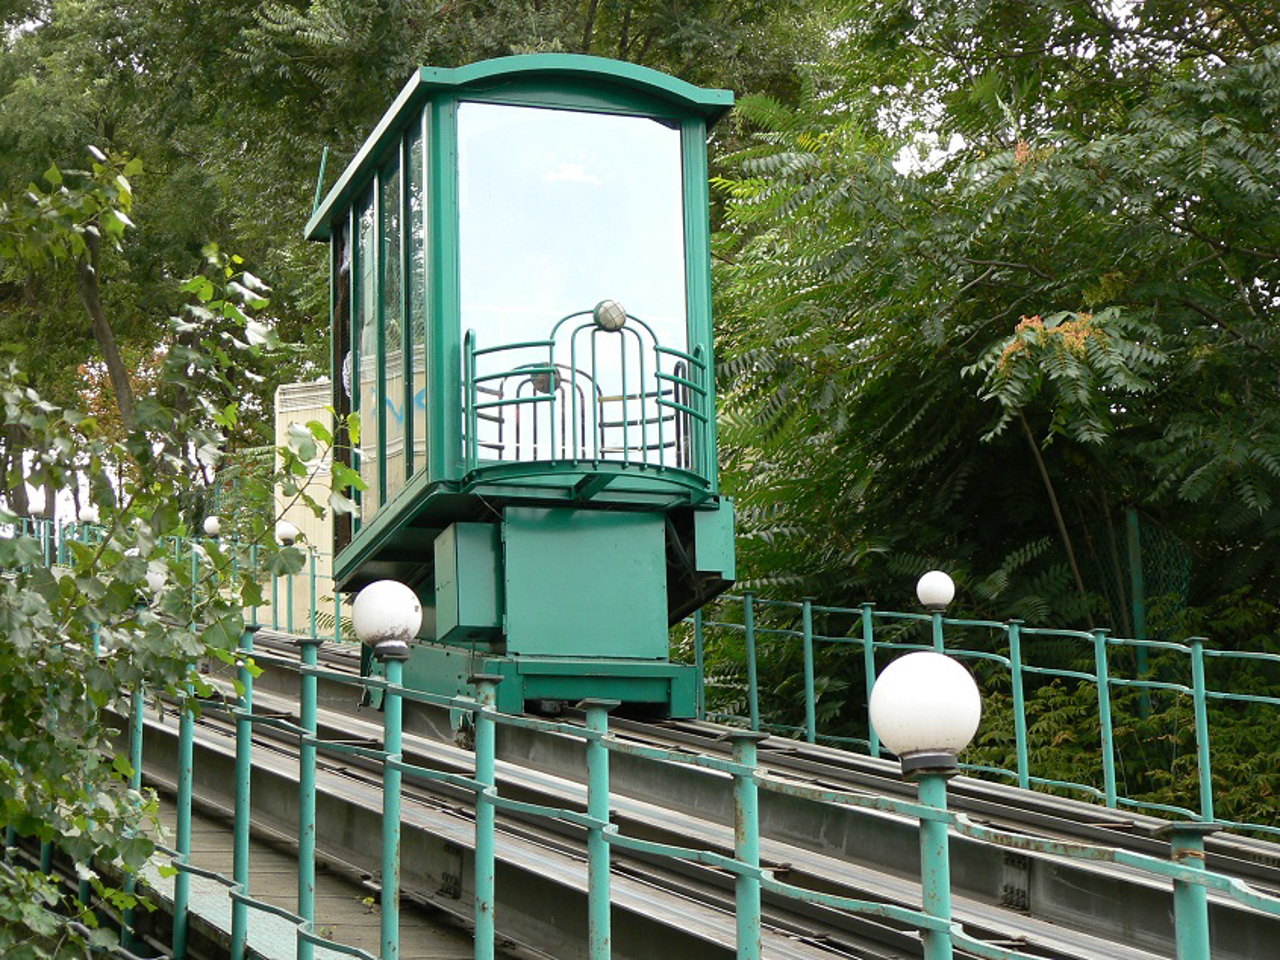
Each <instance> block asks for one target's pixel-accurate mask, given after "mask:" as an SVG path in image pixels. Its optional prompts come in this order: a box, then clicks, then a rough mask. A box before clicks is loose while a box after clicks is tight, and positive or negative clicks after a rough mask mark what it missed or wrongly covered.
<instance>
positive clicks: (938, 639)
mask: <svg viewBox="0 0 1280 960" xmlns="http://www.w3.org/2000/svg"><path fill="white" fill-rule="evenodd" d="M932 620H933V624H932V626H933V649H934V650H936V651H937V652H938V653H944V652H945V650H944V644H943V642H942V611H941V610H934V611H933V614H932Z"/></svg>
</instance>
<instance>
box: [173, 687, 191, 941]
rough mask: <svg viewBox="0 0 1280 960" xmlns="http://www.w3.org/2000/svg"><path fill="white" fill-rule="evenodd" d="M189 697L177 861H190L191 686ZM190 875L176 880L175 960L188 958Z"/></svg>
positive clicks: (183, 722)
mask: <svg viewBox="0 0 1280 960" xmlns="http://www.w3.org/2000/svg"><path fill="white" fill-rule="evenodd" d="M183 690H184V692H185V693H186V697H185V698H184V699H183V702H182V710H181V712H180V713H179V714H178V836H177V837H176V842H177V845H178V861H179V862H180V863H188V862H189V861H190V859H191V772H192V770H191V767H192V754H193V747H194V740H195V717H194V716H193V715H192V712H191V705H190V702H189V700H190V698H191V696H192V693H193V691H192V687H191V684H190V683H186V684H184V686H183ZM190 901H191V875H190V874H189V873H187V871H185V870H179V871H178V873H177V876H175V877H174V878H173V960H183V958H184V957H185V956H186V955H187V931H188V928H189V921H190V917H189V914H188V905H189V904H190Z"/></svg>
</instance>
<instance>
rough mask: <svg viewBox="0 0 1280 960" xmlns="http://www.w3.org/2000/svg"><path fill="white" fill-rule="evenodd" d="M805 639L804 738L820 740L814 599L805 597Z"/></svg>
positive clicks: (803, 609)
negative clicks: (814, 656) (814, 647)
mask: <svg viewBox="0 0 1280 960" xmlns="http://www.w3.org/2000/svg"><path fill="white" fill-rule="evenodd" d="M800 617H801V623H802V631H803V633H802V635H803V639H804V738H805V740H807V741H808V742H809V743H817V741H818V720H817V715H818V707H817V702H816V701H817V698H818V693H817V691H816V690H814V689H813V600H812V598H810V597H805V598H804V602H803V603H802V605H801V608H800Z"/></svg>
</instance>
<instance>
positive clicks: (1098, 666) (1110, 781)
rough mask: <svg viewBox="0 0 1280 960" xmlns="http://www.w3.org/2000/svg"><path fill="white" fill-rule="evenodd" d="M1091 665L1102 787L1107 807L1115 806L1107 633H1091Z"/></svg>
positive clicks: (1114, 757)
mask: <svg viewBox="0 0 1280 960" xmlns="http://www.w3.org/2000/svg"><path fill="white" fill-rule="evenodd" d="M1093 663H1094V670H1095V671H1096V673H1097V677H1098V728H1099V731H1100V735H1101V740H1102V743H1101V747H1102V785H1103V793H1104V795H1105V797H1106V802H1107V806H1108V807H1114V806H1115V805H1116V752H1115V731H1114V730H1113V729H1112V727H1111V676H1110V673H1109V672H1108V669H1107V631H1106V630H1094V631H1093Z"/></svg>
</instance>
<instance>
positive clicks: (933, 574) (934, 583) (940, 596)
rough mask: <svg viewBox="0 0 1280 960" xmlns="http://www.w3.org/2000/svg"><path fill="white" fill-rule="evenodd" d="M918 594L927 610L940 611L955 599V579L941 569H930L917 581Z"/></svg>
mask: <svg viewBox="0 0 1280 960" xmlns="http://www.w3.org/2000/svg"><path fill="white" fill-rule="evenodd" d="M916 596H917V597H918V598H919V600H920V603H921V604H923V606H924V608H925V609H926V610H933V611H937V612H939V613H940V612H942V611H943V610H945V609H946V608H947V604H949V603H950V602H951V601H952V600H954V599H955V596H956V585H955V581H954V580H952V579H951V578H950V577H949V576H947V575H946V574H945V573H943V572H942V571H941V570H930V571H929V572H928V573H926V574H925V575H924V576H923V577H921V578H920V579H919V580H918V581H916Z"/></svg>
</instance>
